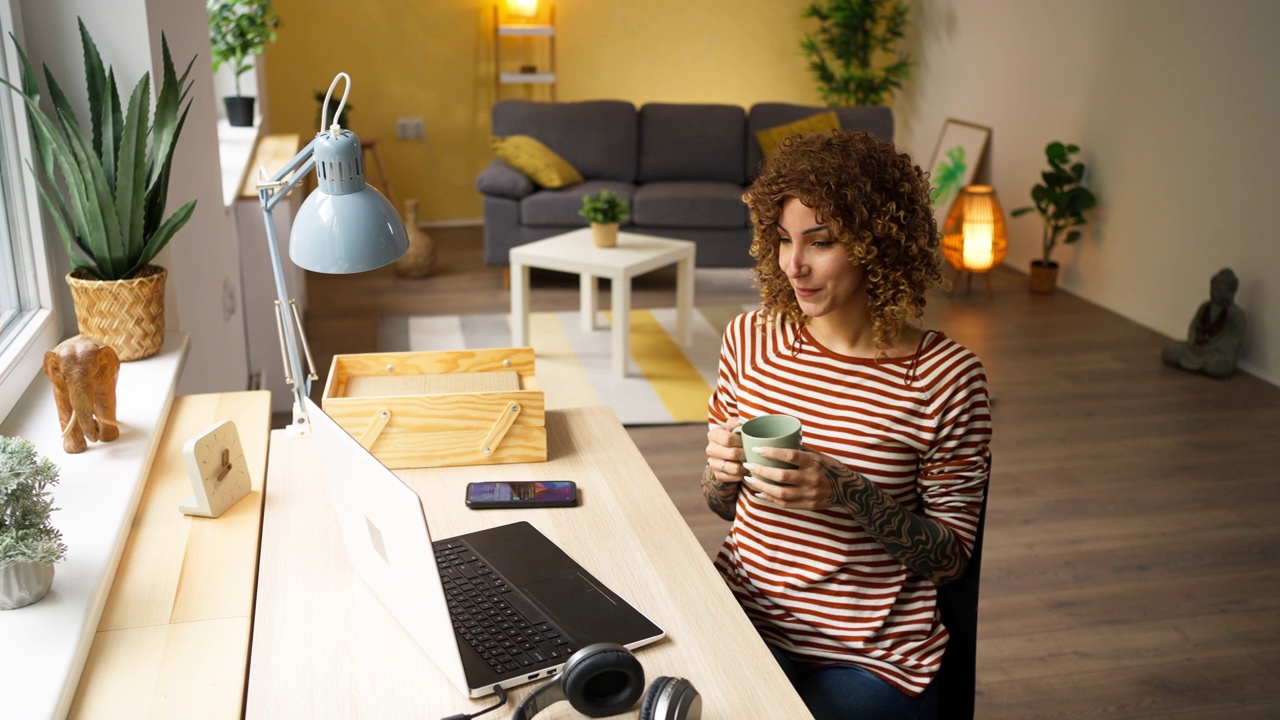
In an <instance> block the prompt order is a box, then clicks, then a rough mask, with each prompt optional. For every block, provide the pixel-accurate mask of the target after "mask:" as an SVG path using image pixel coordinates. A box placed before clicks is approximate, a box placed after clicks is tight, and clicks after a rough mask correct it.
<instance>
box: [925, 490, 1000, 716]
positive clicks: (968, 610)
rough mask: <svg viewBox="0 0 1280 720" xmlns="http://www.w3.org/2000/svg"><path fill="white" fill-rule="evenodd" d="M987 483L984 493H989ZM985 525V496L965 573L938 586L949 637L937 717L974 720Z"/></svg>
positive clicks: (939, 674)
mask: <svg viewBox="0 0 1280 720" xmlns="http://www.w3.org/2000/svg"><path fill="white" fill-rule="evenodd" d="M990 492H991V491H990V485H988V489H987V493H988V497H989V496H990ZM986 524H987V497H984V498H983V500H982V510H980V511H979V512H978V532H977V535H976V536H975V537H974V540H973V553H972V554H970V556H969V564H968V565H967V566H965V570H964V575H963V576H962V577H961V578H960V579H959V580H957V581H955V582H953V583H951V584H950V585H943V586H942V587H940V588H938V609H939V610H940V611H941V613H942V624H943V625H945V626H947V630H948V631H949V632H950V633H951V639H950V641H949V642H948V644H947V651H946V653H944V654H943V656H942V667H941V668H940V669H939V670H938V676H937V677H936V678H934V680H933V681H934V682H935V683H937V684H938V720H973V699H974V689H975V688H974V686H975V682H976V678H977V673H976V668H977V656H978V581H979V580H980V579H981V577H982V535H983V531H984V529H985V526H986Z"/></svg>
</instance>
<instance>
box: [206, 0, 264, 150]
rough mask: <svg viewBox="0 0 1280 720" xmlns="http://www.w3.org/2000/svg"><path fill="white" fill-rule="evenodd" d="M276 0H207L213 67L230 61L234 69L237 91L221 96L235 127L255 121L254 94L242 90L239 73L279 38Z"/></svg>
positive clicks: (243, 71)
mask: <svg viewBox="0 0 1280 720" xmlns="http://www.w3.org/2000/svg"><path fill="white" fill-rule="evenodd" d="M272 2H273V0H207V2H206V3H205V10H206V11H207V12H208V14H209V42H210V45H211V52H212V53H213V70H214V72H217V71H218V68H219V67H220V66H221V65H222V63H224V62H225V63H230V64H231V71H232V72H233V73H235V79H236V94H235V95H234V96H232V97H225V98H223V99H222V102H223V104H224V105H225V106H226V108H227V122H228V123H230V124H231V125H232V126H233V127H250V126H252V125H253V102H254V100H255V98H254V97H252V96H249V97H245V96H244V95H243V94H242V93H241V92H240V76H241V75H243V74H245V73H247V72H249V70H250V69H252V68H253V58H254V56H256V55H261V54H262V51H263V50H265V49H266V47H267V43H269V42H275V41H276V28H278V27H280V18H279V17H278V16H277V15H276V13H275V10H274V9H273V8H272V7H271V4H272Z"/></svg>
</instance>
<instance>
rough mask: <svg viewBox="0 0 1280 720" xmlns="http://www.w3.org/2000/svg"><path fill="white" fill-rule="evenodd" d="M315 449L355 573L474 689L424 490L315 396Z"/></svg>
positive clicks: (452, 676) (458, 682) (452, 674)
mask: <svg viewBox="0 0 1280 720" xmlns="http://www.w3.org/2000/svg"><path fill="white" fill-rule="evenodd" d="M305 402H306V408H307V415H309V416H310V418H311V427H312V432H313V433H314V435H315V446H316V450H317V451H318V452H319V453H320V459H321V468H322V472H323V474H324V476H325V479H326V481H327V482H326V485H327V486H328V488H329V496H330V498H331V499H332V500H333V509H334V512H335V513H336V515H337V517H338V524H339V525H340V526H341V528H342V539H343V542H344V544H345V545H346V547H347V555H348V557H350V558H351V565H352V567H354V568H355V570H356V573H357V574H359V575H360V577H361V578H362V579H363V580H364V582H365V584H367V585H368V586H369V589H371V590H373V593H374V595H377V596H378V599H379V600H381V601H382V604H383V605H385V606H386V607H387V609H388V610H390V611H391V614H392V615H394V616H395V618H396V620H398V621H399V622H400V625H401V626H403V627H404V629H405V631H406V632H408V633H409V635H410V636H411V637H412V638H413V639H414V641H416V642H417V643H418V645H420V646H421V647H422V649H423V651H425V652H426V653H427V655H428V656H429V657H430V658H431V660H432V662H434V663H435V664H436V665H437V666H438V667H439V668H440V670H441V671H443V672H444V674H445V675H446V676H448V678H449V680H450V681H451V682H453V684H454V685H455V686H456V687H457V688H458V690H459V691H460V692H462V693H463V694H464V695H470V694H471V689H470V688H469V687H468V683H467V678H466V673H465V672H464V671H463V669H462V656H461V655H460V654H459V653H458V646H457V641H456V638H455V635H454V632H453V623H452V620H451V619H450V616H449V609H448V606H447V605H446V604H445V595H444V587H443V586H442V585H441V581H440V574H439V572H438V571H437V569H436V565H435V553H434V551H433V549H432V547H431V535H430V533H429V532H428V530H427V520H426V516H425V515H424V514H423V512H422V501H421V499H420V498H419V497H418V494H417V493H416V492H414V491H413V489H412V488H410V487H409V486H408V485H405V484H404V481H402V480H401V479H400V478H398V477H396V474H395V473H393V472H391V470H389V469H388V468H387V466H385V465H383V464H382V463H381V462H380V461H379V460H378V459H377V458H375V457H374V456H373V455H372V454H371V453H370V452H369V451H368V450H365V449H364V447H363V446H362V445H360V443H359V442H357V441H356V440H355V438H353V437H351V436H350V435H349V434H347V431H346V430H343V429H342V427H341V426H340V425H338V424H337V423H336V422H334V421H333V418H330V417H329V416H328V415H326V414H325V413H324V411H323V410H321V409H320V407H319V406H317V405H316V404H315V403H314V402H312V401H311V400H310V399H309V398H308V399H306V400H305Z"/></svg>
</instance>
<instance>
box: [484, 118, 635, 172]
mask: <svg viewBox="0 0 1280 720" xmlns="http://www.w3.org/2000/svg"><path fill="white" fill-rule="evenodd" d="M636 122H637V121H636V108H635V106H634V105H632V104H631V103H628V102H622V101H619V100H589V101H586V102H567V103H545V102H533V101H530V100H500V101H498V102H497V103H496V104H495V105H494V106H493V128H492V132H493V134H494V135H498V136H506V135H529V136H531V137H535V138H537V139H538V140H539V141H540V142H542V144H544V145H546V146H547V147H548V148H551V150H552V151H553V152H555V153H556V154H557V155H559V156H560V157H562V158H564V159H565V160H566V161H568V163H569V164H570V165H572V166H573V167H575V168H577V170H578V172H580V173H582V175H583V177H585V178H587V179H588V180H619V181H622V182H628V183H629V182H632V181H634V180H635V177H636V148H637V147H638V140H637V135H636V132H637V131H636Z"/></svg>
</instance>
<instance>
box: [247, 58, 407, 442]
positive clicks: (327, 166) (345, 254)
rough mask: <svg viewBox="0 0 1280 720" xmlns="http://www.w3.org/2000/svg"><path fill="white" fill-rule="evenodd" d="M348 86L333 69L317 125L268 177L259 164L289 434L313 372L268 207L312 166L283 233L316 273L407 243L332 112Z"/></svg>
mask: <svg viewBox="0 0 1280 720" xmlns="http://www.w3.org/2000/svg"><path fill="white" fill-rule="evenodd" d="M339 80H345V81H346V87H345V90H344V91H343V93H342V100H341V101H340V102H339V103H338V110H337V112H335V113H334V115H333V118H334V122H333V124H332V125H330V126H329V127H328V129H326V128H325V126H324V120H325V113H326V112H327V111H328V109H329V100H330V98H332V97H333V90H334V88H336V87H337V85H338V81H339ZM350 92H351V78H350V77H348V76H347V74H346V73H338V74H337V76H336V77H334V78H333V82H332V83H331V84H330V85H329V92H328V93H327V94H326V95H325V98H324V106H323V109H322V110H321V116H320V132H319V133H317V134H316V136H315V138H314V139H313V140H312V141H311V142H310V143H307V146H306V147H305V148H303V149H302V152H300V153H298V154H297V156H295V157H294V158H293V159H292V160H290V161H289V162H288V164H286V165H285V166H284V167H283V168H281V169H280V171H279V172H277V173H276V174H275V175H273V176H272V177H271V178H267V173H266V170H265V169H264V168H259V169H258V200H259V201H260V202H261V203H262V219H263V221H264V222H265V223H266V225H267V244H268V245H269V249H270V252H271V268H272V270H273V271H274V274H275V281H276V296H277V300H276V302H275V306H276V331H277V333H278V334H279V336H280V352H281V354H282V356H283V360H284V379H285V382H286V383H288V384H289V385H291V386H292V387H293V396H294V397H293V423H292V424H291V425H289V426H288V428H286V429H287V431H288V434H290V435H309V434H310V433H311V426H310V424H309V421H308V418H307V411H306V408H305V406H304V404H303V402H302V400H303V398H305V397H307V396H308V395H309V394H310V392H311V381H312V380H315V379H316V378H317V377H318V376H317V375H316V369H315V361H314V360H312V359H311V349H310V348H309V347H308V346H307V336H306V333H305V332H304V331H303V328H302V318H301V316H300V315H299V313H298V306H297V304H296V303H295V302H294V300H293V298H291V297H289V293H288V290H287V288H286V286H285V281H284V267H283V265H282V262H283V261H282V260H281V259H280V246H279V243H278V241H277V240H276V229H275V224H274V223H273V222H271V211H272V210H273V209H274V208H275V206H276V205H278V204H279V203H280V200H281V199H283V198H284V196H285V195H287V194H288V193H289V191H290V190H292V189H293V188H294V187H296V186H297V185H298V184H299V183H301V182H302V179H303V178H305V177H306V175H307V173H309V172H311V170H312V169H313V168H314V169H315V171H316V181H317V187H316V190H315V191H314V192H312V193H311V194H310V195H309V196H307V199H306V200H305V201H304V202H303V203H302V207H301V208H299V209H298V214H297V215H296V216H295V217H294V220H293V230H292V231H291V232H290V233H289V257H290V259H292V260H293V262H294V264H295V265H297V266H299V267H301V268H303V269H304V270H310V271H312V272H319V273H329V274H346V273H358V272H364V271H366V270H373V269H374V268H379V267H382V266H383V265H387V264H389V263H391V262H394V261H395V259H396V258H398V257H400V256H401V255H403V254H404V253H405V251H406V250H408V249H409V236H408V234H407V233H406V232H405V229H404V223H402V222H401V221H400V216H399V215H398V214H396V210H395V208H393V207H392V206H391V203H389V202H387V199H386V198H384V197H383V196H382V193H380V192H378V191H377V189H375V188H373V187H371V186H369V185H367V184H365V181H364V167H363V165H364V158H363V156H362V154H361V151H360V139H359V138H357V137H356V136H355V133H353V132H351V131H350V130H343V129H342V128H341V127H339V126H338V123H337V118H338V117H339V116H340V115H341V114H342V108H343V106H344V105H346V103H347V94H348V93H350ZM291 173H292V176H291V177H288V178H287V179H286V176H289V175H290V174H291ZM295 336H296V337H295ZM299 344H300V345H301V346H302V352H303V353H305V354H306V358H307V367H308V370H309V372H308V373H307V374H306V375H303V373H302V359H301V357H299V354H298V345H299Z"/></svg>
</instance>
